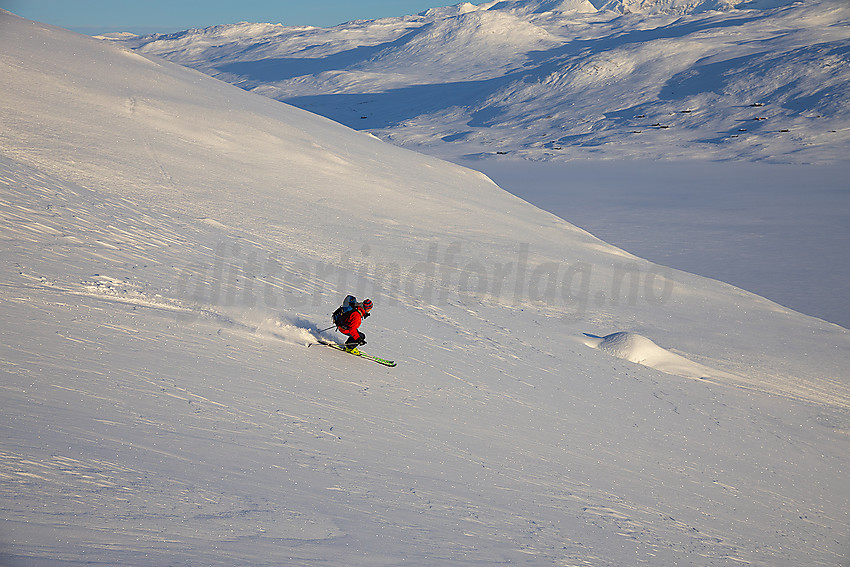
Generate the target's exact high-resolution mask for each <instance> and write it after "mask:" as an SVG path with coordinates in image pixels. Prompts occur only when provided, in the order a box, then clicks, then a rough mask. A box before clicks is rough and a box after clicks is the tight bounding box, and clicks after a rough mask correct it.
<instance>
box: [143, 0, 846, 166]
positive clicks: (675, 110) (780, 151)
mask: <svg viewBox="0 0 850 567" xmlns="http://www.w3.org/2000/svg"><path fill="white" fill-rule="evenodd" d="M127 44H128V45H130V46H132V47H134V48H135V49H137V50H138V51H140V52H141V53H146V54H153V55H158V56H161V57H165V58H167V59H170V60H172V61H176V62H178V63H181V64H183V65H187V66H190V67H193V68H196V69H199V70H201V71H203V72H205V73H208V74H210V75H213V76H216V77H219V78H221V79H223V80H225V81H228V82H231V83H233V84H236V85H238V86H240V87H242V88H244V89H248V90H252V91H254V92H257V93H260V94H263V95H266V96H269V97H272V98H275V99H277V100H281V101H285V102H288V103H290V104H294V105H296V106H299V107H301V108H305V109H307V110H310V111H312V112H316V113H319V114H322V115H324V116H327V117H330V118H332V119H333V120H336V121H338V122H341V123H343V124H346V125H348V126H351V127H352V128H355V129H358V130H368V131H370V132H372V133H374V134H375V135H377V136H379V137H380V138H382V139H385V140H388V141H391V142H392V143H394V144H397V145H401V146H408V147H414V148H417V149H419V150H421V151H424V152H427V153H431V154H434V155H438V156H443V157H449V158H452V159H456V158H457V157H458V156H463V155H475V156H479V155H493V154H505V153H507V154H511V155H514V156H520V157H527V158H534V159H554V158H558V157H560V158H566V159H576V158H585V157H620V158H621V157H655V158H663V159H676V158H679V159H681V158H699V159H705V158H708V159H736V160H737V159H750V160H772V161H782V162H791V163H803V162H805V163H825V162H833V161H836V160H846V158H847V155H848V153H850V144H849V143H848V141H850V110H848V109H850V88H848V81H850V60H848V55H847V54H848V52H849V51H850V4H848V3H847V2H845V1H844V0H806V1H805V2H792V1H790V0H753V1H750V2H742V1H738V0H610V1H607V2H603V1H601V0H595V1H594V2H593V3H591V2H590V1H588V0H557V1H552V0H534V1H531V0H514V1H504V2H492V1H491V2H485V3H482V4H478V5H473V4H470V3H463V4H458V5H457V6H453V7H450V8H443V9H433V10H429V11H427V12H423V13H422V14H419V15H415V16H409V17H401V18H387V19H379V20H370V21H355V22H349V23H346V24H342V25H340V26H337V27H334V28H329V29H323V28H305V27H297V28H293V27H284V26H281V25H270V24H234V25H227V26H217V27H214V28H209V29H204V30H189V31H186V32H180V33H175V34H169V35H152V36H146V37H142V38H135V39H130V40H127Z"/></svg>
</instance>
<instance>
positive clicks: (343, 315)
mask: <svg viewBox="0 0 850 567" xmlns="http://www.w3.org/2000/svg"><path fill="white" fill-rule="evenodd" d="M356 304H357V298H355V297H354V296H353V295H349V296H347V297H346V298H345V299H344V300H343V302H342V305H340V306H339V307H337V308H336V311H334V312H333V314H332V315H331V320H332V321H333V324H334V325H336V326H337V327H345V326H346V324H347V323H348V319H349V317H351V312H352V311H354V306H355V305H356Z"/></svg>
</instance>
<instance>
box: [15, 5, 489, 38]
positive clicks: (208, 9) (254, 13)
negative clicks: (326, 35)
mask: <svg viewBox="0 0 850 567" xmlns="http://www.w3.org/2000/svg"><path fill="white" fill-rule="evenodd" d="M460 1H461V0H442V1H441V0H242V1H240V0H228V1H220V0H130V1H126V0H0V8H4V9H6V10H9V11H10V12H13V13H15V14H17V15H19V16H22V17H24V18H28V19H30V20H37V21H39V22H45V23H48V24H53V25H56V26H60V27H63V28H68V29H71V30H74V31H77V32H80V33H86V34H96V33H103V32H109V31H131V32H134V33H149V32H171V31H179V30H184V29H188V28H203V27H207V26H213V25H216V24H230V23H234V22H270V23H281V24H284V25H305V24H306V25H314V26H323V27H327V26H333V25H336V24H339V23H342V22H346V21H349V20H355V19H373V18H381V17H386V16H404V15H408V14H416V13H418V12H421V11H423V10H427V9H428V8H434V7H437V6H449V5H452V4H457V3H459V2H460ZM481 1H483V0H473V3H476V4H477V3H480V2H481Z"/></svg>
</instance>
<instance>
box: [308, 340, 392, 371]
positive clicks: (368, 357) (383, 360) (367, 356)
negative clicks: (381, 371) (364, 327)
mask: <svg viewBox="0 0 850 567" xmlns="http://www.w3.org/2000/svg"><path fill="white" fill-rule="evenodd" d="M318 341H319V344H320V345H325V346H329V347H331V348H335V349H337V350H341V351H342V352H344V353H347V354H351V355H353V356H359V357H360V358H365V359H366V360H371V361H372V362H377V363H378V364H383V365H384V366H389V367H393V366H395V365H396V363H395V362H394V361H392V360H387V359H386V358H380V357H378V356H372V355H371V354H366V353H365V352H359V351H358V352H357V353H353V352H348V351H347V350H345V347H344V346H343V345H340V344H337V343H332V342H329V341H325V340H322V339H318Z"/></svg>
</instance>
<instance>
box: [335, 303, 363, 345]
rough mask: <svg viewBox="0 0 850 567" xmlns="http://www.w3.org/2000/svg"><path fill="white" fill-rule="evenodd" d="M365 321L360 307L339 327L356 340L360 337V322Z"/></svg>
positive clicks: (342, 331)
mask: <svg viewBox="0 0 850 567" xmlns="http://www.w3.org/2000/svg"><path fill="white" fill-rule="evenodd" d="M362 322H363V315H362V313H361V311H360V308H359V307H358V308H357V309H355V310H354V311H352V312H351V314H350V315H349V316H348V321H346V322H345V323H343V324H342V325H340V326H339V327H337V328H338V329H339V331H340V332H341V333H345V334H346V335H348V336H350V337H351V338H353V339H354V340H355V341H356V340H359V339H360V331H358V330H357V329H359V328H360V323H362Z"/></svg>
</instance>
